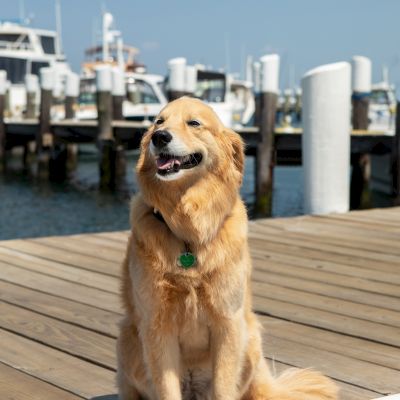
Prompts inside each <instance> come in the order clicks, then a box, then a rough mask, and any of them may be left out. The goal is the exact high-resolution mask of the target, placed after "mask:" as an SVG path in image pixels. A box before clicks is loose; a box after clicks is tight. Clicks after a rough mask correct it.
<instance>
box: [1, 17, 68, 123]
mask: <svg viewBox="0 0 400 400" xmlns="http://www.w3.org/2000/svg"><path fill="white" fill-rule="evenodd" d="M43 67H52V68H53V69H54V71H55V73H56V77H57V78H56V79H57V80H58V83H59V86H61V82H62V80H63V79H65V75H66V74H67V73H69V71H70V68H69V65H68V64H67V62H66V59H65V56H64V54H63V53H62V51H61V48H60V41H59V38H58V35H57V33H56V32H55V31H51V30H44V29H37V28H33V27H30V26H29V25H24V24H23V22H22V21H19V20H12V21H0V70H5V71H6V72H7V79H8V80H9V82H10V87H9V108H10V112H11V114H12V115H13V116H21V115H22V113H23V111H24V109H25V104H26V90H25V84H24V79H25V75H26V74H35V75H38V74H39V71H40V69H41V68H43Z"/></svg>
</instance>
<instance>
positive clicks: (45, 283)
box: [0, 262, 121, 313]
mask: <svg viewBox="0 0 400 400" xmlns="http://www.w3.org/2000/svg"><path fill="white" fill-rule="evenodd" d="M0 280H3V281H5V282H9V283H14V284H17V285H20V286H24V287H27V288H30V289H35V290H38V291H40V292H43V293H49V294H52V295H54V296H58V297H62V298H66V299H69V300H73V301H77V302H80V303H83V304H87V305H89V306H93V307H97V308H100V309H103V310H108V311H113V312H117V313H118V312H120V311H121V308H120V304H119V301H118V298H117V296H115V294H113V293H109V292H104V291H102V290H99V289H95V288H90V287H87V286H82V285H79V284H75V285H74V287H73V290H71V289H72V287H71V283H70V282H67V281H64V280H62V279H58V278H54V277H51V276H46V275H43V274H39V273H37V272H33V271H28V270H24V269H21V268H18V267H14V266H12V265H8V264H4V263H2V262H0Z"/></svg>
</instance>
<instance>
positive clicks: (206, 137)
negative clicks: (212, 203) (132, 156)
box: [137, 97, 244, 190]
mask: <svg viewBox="0 0 400 400" xmlns="http://www.w3.org/2000/svg"><path fill="white" fill-rule="evenodd" d="M243 164H244V154H243V144H242V140H241V138H240V136H239V135H238V134H236V133H235V132H233V131H232V130H230V129H227V128H225V127H224V126H223V125H222V123H221V121H220V120H219V118H218V117H217V115H216V114H215V112H214V111H213V110H212V109H211V108H210V107H209V106H207V105H206V104H204V103H203V102H201V101H200V100H197V99H192V98H187V97H183V98H180V99H178V100H175V101H173V102H171V103H169V104H168V105H167V106H166V107H165V108H164V109H163V110H162V111H161V112H160V114H159V115H158V116H157V117H156V119H155V121H154V124H153V125H152V126H151V128H150V129H149V130H148V132H147V133H146V134H145V135H144V137H143V140H142V146H141V156H140V159H139V162H138V165H137V173H138V177H139V181H140V182H141V183H142V182H143V180H151V181H153V180H156V181H158V185H161V186H163V187H165V186H168V187H169V188H170V189H172V190H173V188H174V187H175V186H178V187H179V188H180V189H182V188H183V187H188V186H190V185H193V184H194V183H195V182H197V181H198V180H199V179H201V178H204V177H205V175H207V174H212V175H214V176H219V177H220V178H221V179H228V180H229V181H230V183H233V184H235V185H237V186H239V185H240V183H241V180H242V175H243Z"/></svg>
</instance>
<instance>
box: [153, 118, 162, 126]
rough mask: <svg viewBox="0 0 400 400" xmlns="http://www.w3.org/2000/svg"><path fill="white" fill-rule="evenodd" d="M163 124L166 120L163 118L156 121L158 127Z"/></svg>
mask: <svg viewBox="0 0 400 400" xmlns="http://www.w3.org/2000/svg"><path fill="white" fill-rule="evenodd" d="M163 123H164V120H163V119H162V118H158V119H156V122H155V124H156V125H161V124H163Z"/></svg>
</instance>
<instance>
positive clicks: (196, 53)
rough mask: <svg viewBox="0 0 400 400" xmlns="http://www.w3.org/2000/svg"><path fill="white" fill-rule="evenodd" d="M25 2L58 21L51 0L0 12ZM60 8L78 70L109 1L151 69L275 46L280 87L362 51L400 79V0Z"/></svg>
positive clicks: (76, 3)
mask: <svg viewBox="0 0 400 400" xmlns="http://www.w3.org/2000/svg"><path fill="white" fill-rule="evenodd" d="M21 4H23V5H24V9H25V12H26V14H33V15H34V20H33V25H34V26H36V27H42V28H50V29H53V28H54V26H55V18H54V0H24V1H22V0H13V1H10V0H0V10H1V12H0V18H6V17H18V15H19V12H20V6H21ZM61 8H62V23H63V47H64V51H65V53H66V55H67V58H68V60H69V62H70V63H71V65H72V68H73V69H74V70H76V71H78V70H79V68H80V64H81V62H82V60H83V53H84V49H85V48H86V47H88V46H90V45H91V44H92V42H93V27H94V26H95V25H96V24H97V25H98V26H99V23H100V16H101V10H102V8H103V9H104V8H106V9H107V11H110V12H111V13H112V14H113V15H114V17H115V22H116V26H117V28H118V29H119V30H121V31H122V33H123V36H124V41H125V42H126V43H127V44H132V45H134V46H135V47H138V48H139V49H140V50H141V53H140V55H139V59H140V61H141V62H143V63H144V64H146V65H147V66H148V69H149V71H150V72H155V73H161V74H165V72H166V62H167V60H168V59H169V58H172V57H177V56H185V57H186V58H187V59H188V61H189V62H190V63H195V62H201V63H204V64H206V65H212V66H213V67H215V68H223V67H225V66H227V65H228V66H229V68H230V70H231V71H232V72H241V71H243V64H244V59H245V56H246V55H252V56H253V57H254V58H259V57H260V56H261V55H264V54H266V53H269V52H277V53H279V54H280V56H281V87H282V88H283V87H286V86H287V84H288V83H289V79H290V78H289V77H290V76H291V75H294V76H295V79H296V81H298V80H299V79H300V78H301V76H302V75H303V74H304V73H305V72H306V71H307V70H309V69H311V68H314V67H316V66H318V65H322V64H326V63H330V62H335V61H343V60H349V59H350V58H351V56H352V55H354V54H359V55H365V56H368V57H370V58H371V59H372V62H373V80H374V81H378V80H379V79H380V77H381V67H382V65H383V64H385V65H387V66H388V67H389V71H390V77H391V81H392V82H394V83H396V84H397V86H398V87H400V22H399V21H400V19H399V16H400V0H334V1H332V0H330V1H328V0H302V1H300V0H242V1H239V0H230V1H228V0H202V1H191V0H186V1H184V0H167V1H165V0H164V1H162V0H142V1H137V0H108V1H107V0H61Z"/></svg>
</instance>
